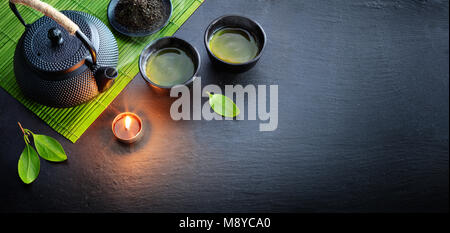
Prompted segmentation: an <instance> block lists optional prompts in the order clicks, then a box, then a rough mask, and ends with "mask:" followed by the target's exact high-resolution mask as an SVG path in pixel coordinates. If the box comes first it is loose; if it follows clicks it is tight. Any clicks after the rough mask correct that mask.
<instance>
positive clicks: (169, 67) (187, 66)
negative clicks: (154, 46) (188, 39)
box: [145, 47, 195, 86]
mask: <svg viewBox="0 0 450 233" xmlns="http://www.w3.org/2000/svg"><path fill="white" fill-rule="evenodd" d="M145 72H146V74H147V76H148V77H149V78H150V80H151V81H152V82H154V83H155V84H158V85H161V86H174V85H177V84H183V83H185V82H186V81H188V80H189V79H190V78H191V77H192V75H194V72H195V67H194V63H193V62H192V60H191V58H190V57H189V56H188V55H187V54H186V52H185V51H183V50H181V49H178V48H175V47H173V48H164V49H161V50H158V51H156V52H154V53H152V54H151V55H150V56H149V58H148V60H147V64H146V67H145Z"/></svg>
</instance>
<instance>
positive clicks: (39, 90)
mask: <svg viewBox="0 0 450 233" xmlns="http://www.w3.org/2000/svg"><path fill="white" fill-rule="evenodd" d="M15 4H22V5H26V6H29V7H31V8H33V9H35V10H38V11H40V12H42V13H43V14H44V15H45V16H43V17H41V18H40V19H38V20H36V21H35V22H34V23H32V24H26V23H25V21H24V19H23V18H22V16H21V15H20V13H19V11H18V10H17V8H16V5H15ZM9 6H10V8H11V10H12V11H13V12H14V14H15V15H16V16H17V18H18V19H19V20H20V22H21V23H22V24H23V25H24V26H25V32H24V33H23V35H22V37H21V38H20V40H19V42H18V44H17V47H16V51H15V53H14V73H15V76H16V80H17V83H18V84H19V87H20V89H21V90H22V92H23V93H24V94H25V95H26V96H28V97H29V98H31V99H33V100H35V101H37V102H39V103H42V104H45V105H48V106H52V107H72V106H75V105H79V104H81V103H84V102H86V101H89V100H91V99H93V98H94V97H96V96H97V95H98V94H100V93H101V92H103V91H105V90H106V89H108V88H109V87H110V86H111V85H112V83H113V81H114V79H115V78H116V77H117V74H118V73H117V70H116V68H115V67H117V61H118V58H119V50H118V48H117V42H116V39H115V38H114V36H113V34H112V33H111V31H110V30H109V29H108V27H106V25H105V24H103V22H101V21H100V20H99V19H98V18H96V17H94V16H92V15H90V14H87V13H84V12H79V11H62V12H59V11H58V10H56V9H55V8H53V7H52V6H50V5H49V4H47V3H44V2H41V1H39V0H10V1H9Z"/></svg>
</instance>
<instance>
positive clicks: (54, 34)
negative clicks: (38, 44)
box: [47, 27, 64, 45]
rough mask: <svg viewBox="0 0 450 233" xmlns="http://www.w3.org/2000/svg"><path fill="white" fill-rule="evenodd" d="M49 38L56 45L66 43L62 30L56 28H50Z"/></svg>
mask: <svg viewBox="0 0 450 233" xmlns="http://www.w3.org/2000/svg"><path fill="white" fill-rule="evenodd" d="M47 36H48V38H49V39H50V40H51V41H52V43H53V44H54V45H61V44H62V43H63V42H64V38H63V37H62V32H61V30H59V29H58V28H56V27H53V28H50V30H48V34H47Z"/></svg>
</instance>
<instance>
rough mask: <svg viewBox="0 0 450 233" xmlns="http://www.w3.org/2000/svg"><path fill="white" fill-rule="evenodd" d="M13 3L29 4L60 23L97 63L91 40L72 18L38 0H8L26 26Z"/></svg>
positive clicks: (94, 62) (93, 61)
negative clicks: (86, 49)
mask: <svg viewBox="0 0 450 233" xmlns="http://www.w3.org/2000/svg"><path fill="white" fill-rule="evenodd" d="M14 4H21V5H25V6H29V7H31V8H33V9H35V10H37V11H40V12H42V13H43V14H44V15H46V16H48V17H50V18H52V19H53V20H55V21H56V22H57V23H58V24H59V25H61V26H62V27H63V28H64V29H66V30H67V32H69V33H70V34H71V35H75V36H76V37H78V38H79V39H80V40H81V42H83V44H84V46H86V47H87V48H88V49H89V52H90V53H91V57H92V63H93V64H94V65H96V64H97V52H96V51H95V48H94V46H93V44H92V42H91V41H90V40H89V39H88V38H87V37H86V35H85V34H84V33H83V32H82V31H81V30H80V28H79V27H78V25H76V24H75V23H74V22H73V21H72V20H70V19H69V18H68V17H67V16H65V15H64V14H63V13H61V12H59V11H58V10H56V9H55V8H54V7H52V6H51V5H49V4H47V3H45V2H41V1H40V0H9V6H10V7H11V10H12V11H13V12H14V14H15V15H16V16H17V18H19V20H20V22H21V23H22V24H23V25H24V26H25V27H27V24H26V23H25V21H24V20H23V18H22V16H21V15H20V13H19V12H18V11H17V8H16V6H15V5H14Z"/></svg>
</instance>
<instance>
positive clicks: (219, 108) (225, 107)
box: [208, 92, 240, 117]
mask: <svg viewBox="0 0 450 233" xmlns="http://www.w3.org/2000/svg"><path fill="white" fill-rule="evenodd" d="M208 94H209V105H211V108H212V109H213V110H214V112H216V113H217V114H219V115H222V116H224V117H235V116H237V115H239V113H240V111H239V108H238V107H237V106H236V104H234V102H233V100H231V99H230V98H228V97H226V96H224V95H221V94H211V93H209V92H208Z"/></svg>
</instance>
